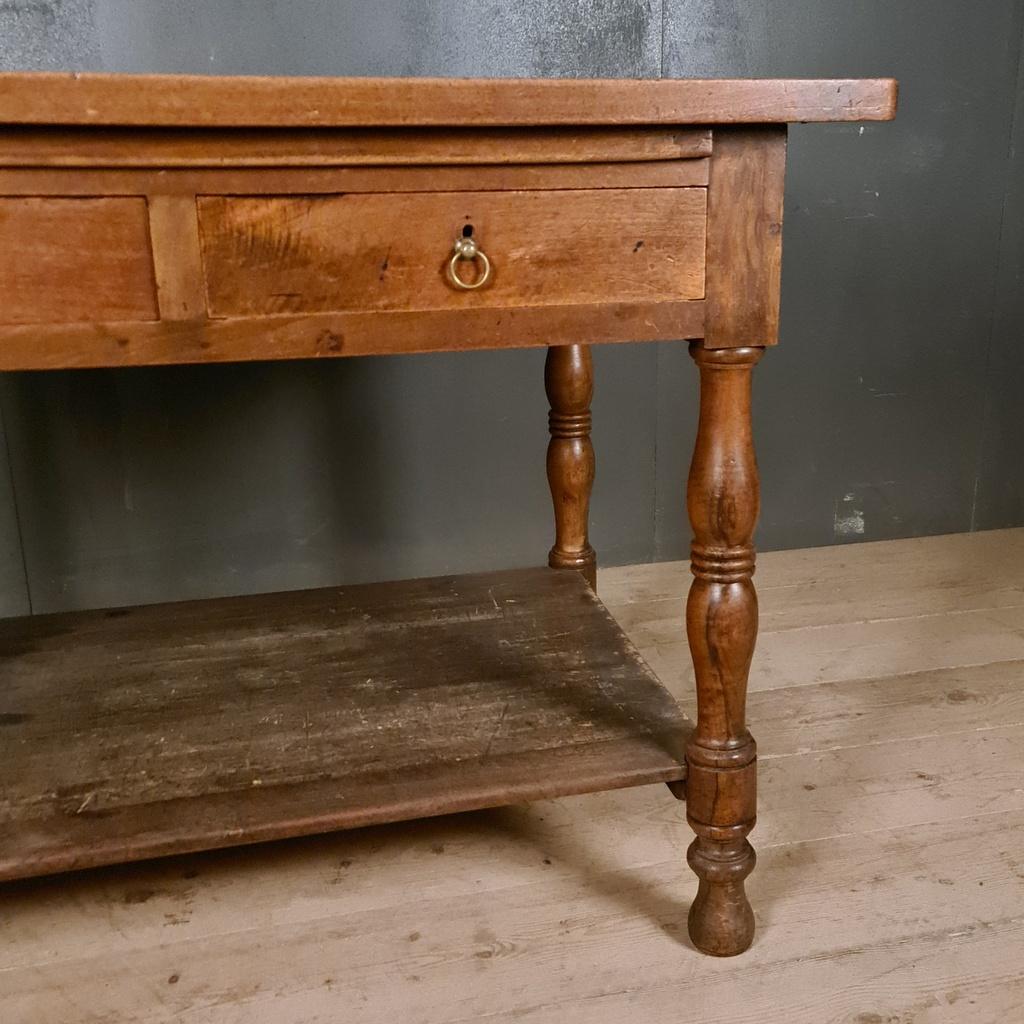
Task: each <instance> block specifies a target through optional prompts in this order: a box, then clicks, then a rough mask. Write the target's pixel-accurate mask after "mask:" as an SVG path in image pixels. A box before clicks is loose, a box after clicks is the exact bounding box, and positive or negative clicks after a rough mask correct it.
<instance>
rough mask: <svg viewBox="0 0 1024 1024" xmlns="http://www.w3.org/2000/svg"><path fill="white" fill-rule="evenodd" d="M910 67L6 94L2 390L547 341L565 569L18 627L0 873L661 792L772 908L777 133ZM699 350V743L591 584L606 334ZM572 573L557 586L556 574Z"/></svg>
mask: <svg viewBox="0 0 1024 1024" xmlns="http://www.w3.org/2000/svg"><path fill="white" fill-rule="evenodd" d="M895 92H896V90H895V83H893V82H892V81H890V80H841V81H840V80H837V81H821V80H813V81H812V80H793V81H774V80H772V81H755V80H744V81H700V80H682V81H582V80H577V81H555V80H547V81H543V80H542V81H492V80H488V81H471V80H422V79H421V80H389V79H261V78H216V79H214V78H180V77H159V76H154V77H134V76H104V75H80V76H79V75H50V74H38V75H29V74H13V75H0V370H9V371H17V370H43V369H51V368H68V367H100V366H151V365H156V364H170V363H209V362H224V361H239V360H249V359H299V358H334V357H343V356H355V355H370V354H375V355H380V354H392V353H394V354H399V353H410V352H437V351H445V350H468V349H481V348H504V347H527V346H542V345H543V346H548V349H547V361H546V369H545V387H546V389H547V395H548V398H549V401H550V406H551V413H550V432H551V441H550V444H549V447H548V456H547V472H548V479H549V481H550V485H551V493H552V497H553V500H554V518H555V544H554V547H553V548H552V549H551V552H550V555H549V560H548V561H549V566H550V568H539V569H534V570H521V571H512V572H497V573H484V574H476V575H471V576H458V577H444V578H438V579H429V580H412V581H409V582H402V583H385V584H373V585H366V586H355V587H336V588H330V589H327V590H318V591H309V592H304V593H290V594H277V595H262V596H255V597H240V598H229V599H218V600H211V601H198V602H188V603H182V604H171V605H160V606H148V607H142V608H130V609H116V610H107V611H89V612H83V613H73V614H59V615H42V616H36V617H29V618H21V619H8V620H5V621H2V622H0V657H2V663H0V738H2V757H0V787H2V789H0V878H4V879H13V878H19V877H26V876H31V875H39V874H45V873H49V872H58V871H67V870H72V869H78V868H87V867H92V866H95V865H100V864H109V863H116V862H120V861H126V860H131V859H137V858H145V857H154V856H162V855H165V854H174V853H181V852H184V851H194V850H203V849H209V848H213V847H219V846H227V845H233V844H241V843H253V842H258V841H262V840H268V839H275V838H280V837H285V836H295V835H301V834H307V833H313V832H319V831H324V830H328V829H340V828H351V827H355V826H360V825H367V824H373V823H381V822H390V821H397V820H402V819H407V818H413V817H419V816H424V815H433V814H444V813H449V812H452V811H462V810H469V809H473V808H481V807H490V806H496V805H500V804H506V803H512V802H519V801H527V800H535V799H540V798H546V797H554V796H558V795H564V794H569V793H583V792H588V791H596V790H602V789H609V788H614V787H621V786H633V785H640V784H645V783H652V782H666V783H668V784H669V785H670V786H671V787H672V788H673V791H674V792H675V793H676V795H677V796H679V797H681V798H683V797H685V799H686V800H687V810H688V819H689V822H690V824H691V826H692V827H693V829H694V831H695V832H696V834H697V838H696V839H695V840H694V841H693V844H692V845H691V847H690V850H689V862H690V865H691V866H692V867H693V870H694V871H695V872H696V873H697V875H698V877H699V879H700V885H699V890H698V894H697V897H696V899H695V901H694V903H693V905H692V908H691V911H690V934H691V937H692V938H693V941H694V943H695V944H696V945H697V946H698V948H700V949H701V950H703V951H705V952H708V953H713V954H718V955H729V954H734V953H739V952H741V951H742V950H744V949H746V948H747V946H748V945H749V944H750V942H751V940H752V937H753V930H754V919H753V914H752V911H751V909H750V906H749V904H748V902H747V900H746V896H745V894H744V879H745V878H746V877H747V875H748V874H749V873H750V871H751V869H752V868H753V866H754V852H753V850H752V848H751V846H750V844H749V842H748V841H747V835H748V833H749V832H750V830H751V829H752V828H753V826H754V821H755V804H756V801H755V764H756V756H755V746H754V741H753V739H752V738H751V736H750V734H749V732H748V731H747V728H746V725H745V721H744V704H745V696H746V685H747V671H748V668H749V665H750V661H751V656H752V654H753V649H754V638H755V634H756V630H757V599H756V596H755V593H754V587H753V584H752V582H751V576H752V574H753V571H754V549H753V545H752V534H753V530H754V525H755V522H756V519H757V513H758V481H757V469H756V465H755V461H754V452H753V444H752V436H751V425H750V385H751V370H752V369H753V367H754V365H755V364H756V363H757V361H758V360H759V359H760V358H761V356H762V354H763V352H764V350H765V348H766V347H767V346H770V345H773V344H775V342H776V336H777V328H778V310H779V301H778V299H779V267H780V257H781V221H782V194H783V174H784V159H785V146H786V123H787V122H790V121H858V120H886V119H889V118H891V117H892V116H893V113H894V108H895ZM679 339H686V340H689V344H690V352H691V354H692V356H693V357H694V359H695V360H696V362H697V365H698V367H699V370H700V381H701V397H700V422H699V429H698V437H697V444H696V451H695V455H694V459H693V464H692V467H691V471H690V478H689V489H688V500H687V506H688V510H689V515H690V520H691V523H692V526H693V531H694V534H695V540H694V544H693V551H692V569H693V573H694V577H695V579H694V582H693V585H692V588H691V590H690V595H689V599H688V602H687V605H686V626H687V635H688V637H689V642H690V648H691V651H692V654H693V659H694V664H695V670H696V680H697V698H698V716H697V722H696V725H695V726H691V724H690V723H689V722H687V720H686V719H685V718H684V716H683V715H682V713H681V712H680V710H679V709H678V707H677V706H676V704H675V702H674V701H673V700H672V698H671V697H670V696H669V695H668V693H667V692H666V691H665V689H664V688H663V687H662V685H661V684H660V683H659V682H658V680H657V679H656V678H655V677H654V675H653V674H652V673H651V672H650V670H649V669H648V668H647V667H646V666H645V665H644V663H643V662H642V660H641V659H640V657H639V656H638V654H637V653H636V651H635V650H634V648H633V647H632V645H631V644H630V643H629V641H628V640H627V639H626V638H625V636H624V635H623V634H622V632H621V630H620V629H619V628H618V626H617V625H616V624H615V623H614V621H613V620H612V619H611V617H610V616H609V615H608V613H607V611H605V609H604V607H603V606H602V605H601V603H600V601H599V600H598V598H597V597H596V596H595V592H594V589H593V588H594V587H595V586H596V569H595V565H596V563H595V556H594V551H593V549H592V548H591V546H590V544H589V541H588V538H587V510H588V504H589V500H590V489H591V483H592V481H593V476H594V453H593V448H592V446H591V442H590V424H591V417H590V401H591V394H592V391H593V379H592V371H591V357H590V350H589V347H588V346H589V344H593V343H599V342H621V341H655V340H671V341H676V340H679ZM552 569H554V570H557V571H551V570H552Z"/></svg>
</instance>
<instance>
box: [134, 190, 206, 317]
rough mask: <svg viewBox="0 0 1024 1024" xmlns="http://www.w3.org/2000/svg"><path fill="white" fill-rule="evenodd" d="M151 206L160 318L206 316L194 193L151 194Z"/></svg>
mask: <svg viewBox="0 0 1024 1024" xmlns="http://www.w3.org/2000/svg"><path fill="white" fill-rule="evenodd" d="M148 207H149V237H150V240H151V244H152V246H153V266H154V270H155V273H156V289H157V301H158V303H159V306H160V318H161V320H195V319H199V318H204V317H205V316H206V289H205V285H204V282H203V254H202V251H201V249H200V244H199V216H198V213H197V211H196V199H195V196H188V195H184V196H167V195H155V196H150V197H149V200H148Z"/></svg>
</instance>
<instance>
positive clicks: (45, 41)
mask: <svg viewBox="0 0 1024 1024" xmlns="http://www.w3.org/2000/svg"><path fill="white" fill-rule="evenodd" d="M99 61H100V45H99V36H98V34H97V32H96V0H3V2H0V71H9V70H19V71H62V70H64V69H65V68H80V67H81V68H84V67H96V66H97V65H98V63H99Z"/></svg>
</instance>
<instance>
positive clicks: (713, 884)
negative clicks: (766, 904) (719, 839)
mask: <svg viewBox="0 0 1024 1024" xmlns="http://www.w3.org/2000/svg"><path fill="white" fill-rule="evenodd" d="M686 860H687V863H688V864H689V865H690V867H691V868H693V870H694V873H695V874H696V875H697V877H698V878H699V879H700V882H699V884H698V887H697V897H696V899H694V901H693V903H692V904H691V906H690V917H689V928H690V939H691V941H692V942H693V944H694V945H695V946H696V947H697V948H698V949H699V950H700V951H701V952H702V953H708V954H709V955H711V956H736V954H737V953H744V952H746V951H747V950H748V949H749V948H750V944H751V943H752V942H753V941H754V911H753V910H751V909H750V903H749V902H747V894H746V892H745V891H744V888H743V881H744V879H745V878H746V877H747V875H749V874H750V872H751V871H753V870H754V863H755V861H756V857H755V855H754V848H753V847H752V846H751V845H750V843H748V842H747V841H746V839H741V840H739V841H738V842H734V843H716V842H714V841H713V840H709V839H701V838H699V837H698V838H697V839H694V841H693V842H692V843H691V844H690V849H689V850H687V852H686Z"/></svg>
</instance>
